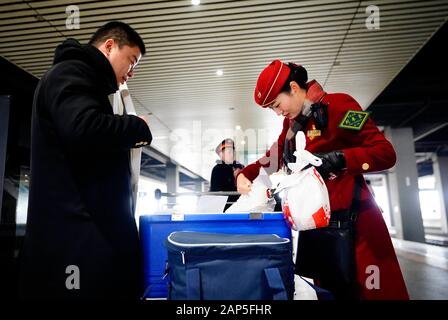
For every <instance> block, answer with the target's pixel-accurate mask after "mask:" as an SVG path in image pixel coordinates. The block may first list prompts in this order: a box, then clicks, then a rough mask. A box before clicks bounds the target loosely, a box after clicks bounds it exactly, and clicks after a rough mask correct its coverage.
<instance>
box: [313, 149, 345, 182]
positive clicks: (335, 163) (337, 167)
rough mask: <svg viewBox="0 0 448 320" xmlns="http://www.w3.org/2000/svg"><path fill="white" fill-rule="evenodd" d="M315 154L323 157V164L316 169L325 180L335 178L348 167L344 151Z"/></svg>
mask: <svg viewBox="0 0 448 320" xmlns="http://www.w3.org/2000/svg"><path fill="white" fill-rule="evenodd" d="M314 155H315V156H317V157H319V158H321V159H322V165H321V166H319V167H316V170H317V171H318V172H319V173H320V175H321V176H322V178H324V179H325V180H333V179H334V178H336V177H337V176H338V175H339V174H341V173H342V171H343V170H344V169H346V163H345V156H344V152H342V151H332V152H327V153H315V154H314Z"/></svg>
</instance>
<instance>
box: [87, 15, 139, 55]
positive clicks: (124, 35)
mask: <svg viewBox="0 0 448 320" xmlns="http://www.w3.org/2000/svg"><path fill="white" fill-rule="evenodd" d="M107 39H114V40H115V41H117V43H118V46H119V47H120V48H121V47H122V46H130V47H134V46H138V47H139V49H140V52H141V54H142V56H144V55H145V53H146V48H145V44H144V43H143V40H142V38H141V37H140V35H139V34H138V33H137V31H135V30H134V29H132V28H131V26H130V25H128V24H126V23H124V22H121V21H111V22H108V23H106V24H105V25H103V26H102V27H100V28H99V29H98V30H97V31H96V32H95V33H94V34H93V36H92V38H90V41H89V44H90V45H92V46H98V45H99V44H101V43H103V42H104V41H106V40H107Z"/></svg>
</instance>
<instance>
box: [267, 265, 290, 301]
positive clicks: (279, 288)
mask: <svg viewBox="0 0 448 320" xmlns="http://www.w3.org/2000/svg"><path fill="white" fill-rule="evenodd" d="M264 274H265V275H266V279H267V280H268V285H269V288H271V292H272V296H273V298H274V300H288V295H287V294H286V289H285V285H284V284H283V280H282V277H281V276H280V271H279V270H278V268H266V269H264Z"/></svg>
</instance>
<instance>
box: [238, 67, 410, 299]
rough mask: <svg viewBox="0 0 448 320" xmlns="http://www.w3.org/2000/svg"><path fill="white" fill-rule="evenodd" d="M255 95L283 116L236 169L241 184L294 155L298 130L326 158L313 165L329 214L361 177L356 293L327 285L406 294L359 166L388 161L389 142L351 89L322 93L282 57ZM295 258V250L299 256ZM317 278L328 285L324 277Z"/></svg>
mask: <svg viewBox="0 0 448 320" xmlns="http://www.w3.org/2000/svg"><path fill="white" fill-rule="evenodd" d="M254 98H255V102H256V103H257V104H259V105H260V106H262V107H263V108H271V109H272V110H274V111H275V113H276V114H277V115H282V116H283V117H284V118H285V119H284V121H283V130H282V132H281V134H280V136H279V138H278V140H277V142H276V143H274V144H273V145H272V147H271V148H270V150H269V151H268V152H267V153H266V155H265V156H264V157H262V158H261V159H259V160H258V161H256V162H255V163H252V164H250V165H248V166H247V167H246V168H244V169H243V170H242V171H241V173H240V174H239V175H238V176H237V187H238V191H239V192H240V193H242V194H246V193H248V192H249V191H250V189H251V183H252V181H253V180H254V179H255V178H256V177H257V176H258V174H259V170H260V168H261V167H264V168H265V170H266V171H267V172H268V173H274V172H276V171H278V170H279V169H281V168H282V167H285V166H286V164H287V163H289V162H294V161H295V157H294V156H293V152H294V148H295V141H294V136H295V134H296V133H297V132H298V131H299V130H301V131H303V132H304V133H305V136H306V149H307V150H308V151H310V152H312V153H314V154H316V155H318V156H320V157H321V158H322V160H323V164H322V166H320V167H317V170H318V171H319V173H320V174H321V175H322V177H323V178H324V179H325V183H326V186H327V188H328V192H329V196H330V207H331V210H332V214H333V213H335V212H342V211H343V210H347V209H349V208H351V206H352V203H353V198H354V188H355V181H358V182H359V189H360V192H359V196H358V198H359V201H358V203H359V206H358V210H357V212H358V214H357V219H356V221H355V222H354V230H355V232H354V255H353V256H354V266H355V267H354V270H355V271H354V272H353V278H356V279H355V280H354V282H355V284H356V285H355V289H354V290H352V291H353V292H354V294H345V293H346V292H344V290H345V289H344V288H342V289H341V288H337V289H335V288H333V287H332V286H331V285H328V286H327V289H330V291H332V289H334V290H335V291H337V292H334V291H333V293H334V294H335V296H336V298H337V299H338V298H347V297H349V298H354V299H368V300H370V299H409V296H408V293H407V290H406V286H405V283H404V280H403V276H402V274H401V270H400V267H399V264H398V261H397V257H396V255H395V252H394V249H393V246H392V242H391V239H390V236H389V233H388V230H387V228H386V224H385V223H384V220H383V217H382V215H381V212H380V210H379V208H378V206H377V205H376V203H375V201H374V199H373V196H372V195H371V193H370V192H369V190H368V188H367V185H366V183H365V181H364V179H363V178H362V174H363V173H370V172H376V171H382V170H386V169H389V168H391V167H392V166H393V165H394V164H395V161H396V155H395V151H394V149H393V147H392V145H391V144H390V143H389V142H388V141H387V140H386V138H385V137H384V135H383V134H382V133H381V132H380V131H379V130H378V128H377V127H376V126H375V124H374V123H373V121H372V119H370V118H369V114H368V113H367V112H364V111H363V110H362V109H361V107H360V106H359V104H358V103H357V102H356V101H355V100H354V99H353V98H352V97H351V96H349V95H347V94H343V93H334V94H330V93H326V92H325V91H324V90H323V89H322V87H321V86H320V85H319V83H317V82H316V81H315V80H312V81H310V82H308V76H307V72H306V70H305V68H303V67H302V66H298V65H295V64H292V63H290V64H288V65H287V64H284V63H282V62H281V61H279V60H275V61H273V62H272V63H271V64H269V66H267V67H266V68H265V69H264V70H263V71H262V72H261V74H260V75H259V78H258V81H257V85H256V88H255V92H254ZM355 194H356V192H355ZM335 216H337V215H336V214H335ZM304 232H307V231H304ZM304 232H301V234H303V233H304ZM300 237H301V236H300V235H299V239H300ZM299 243H300V241H299ZM300 258H301V252H300V250H299V251H298V257H297V262H298V261H299V260H300ZM329 263H337V262H333V261H331V262H329ZM335 267H337V266H335ZM315 280H317V283H319V284H320V285H321V286H322V287H324V288H325V286H326V283H325V282H324V281H321V280H322V279H315ZM353 292H352V293H353Z"/></svg>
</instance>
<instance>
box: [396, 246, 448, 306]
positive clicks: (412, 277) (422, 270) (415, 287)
mask: <svg viewBox="0 0 448 320" xmlns="http://www.w3.org/2000/svg"><path fill="white" fill-rule="evenodd" d="M393 243H394V247H395V251H396V253H397V256H398V260H399V262H400V266H401V270H402V272H403V276H404V279H405V281H406V285H407V288H408V292H409V295H410V297H411V299H413V300H447V299H448V248H447V247H440V246H434V245H428V244H422V243H416V242H409V241H403V240H397V239H393Z"/></svg>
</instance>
